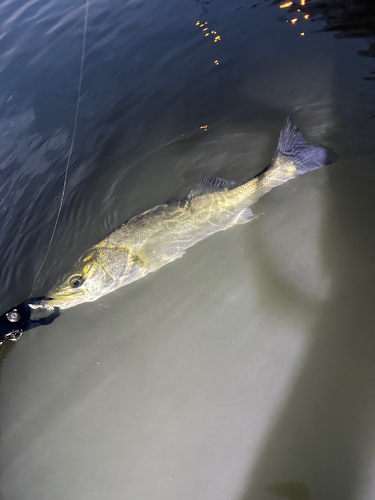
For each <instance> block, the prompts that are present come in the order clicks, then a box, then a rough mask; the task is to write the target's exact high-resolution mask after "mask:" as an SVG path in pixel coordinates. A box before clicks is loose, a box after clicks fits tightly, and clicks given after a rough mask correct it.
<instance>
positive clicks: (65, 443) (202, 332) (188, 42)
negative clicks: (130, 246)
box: [0, 0, 375, 500]
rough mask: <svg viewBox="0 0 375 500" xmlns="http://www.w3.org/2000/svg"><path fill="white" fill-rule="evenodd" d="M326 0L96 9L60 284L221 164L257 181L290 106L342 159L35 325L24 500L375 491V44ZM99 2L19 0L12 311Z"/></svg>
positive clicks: (9, 197)
mask: <svg viewBox="0 0 375 500" xmlns="http://www.w3.org/2000/svg"><path fill="white" fill-rule="evenodd" d="M306 3H307V5H306V6H303V4H302V2H301V6H303V8H304V9H305V10H303V9H301V12H299V13H298V14H296V13H295V12H294V11H292V12H289V11H288V9H289V8H290V7H291V6H290V5H289V6H287V7H285V9H282V10H280V9H279V8H278V7H277V6H272V5H270V4H269V3H267V2H265V3H260V4H259V5H257V7H256V8H251V6H250V5H244V4H241V3H240V2H235V4H232V3H231V4H228V3H225V2H223V1H215V2H211V3H205V4H204V5H202V3H200V2H190V3H185V4H173V3H172V2H159V1H155V2H152V3H146V2H142V1H136V2H134V1H131V2H128V3H126V2H120V1H108V2H92V3H91V5H90V14H89V29H88V38H87V58H86V63H85V69H84V83H83V98H82V103H81V111H80V117H79V126H78V135H77V142H76V148H75V152H74V159H73V164H72V168H71V171H70V174H69V182H68V190H67V197H66V202H65V205H64V210H63V213H62V218H61V224H60V226H59V230H58V233H57V236H56V240H55V243H54V246H53V248H52V251H51V255H50V257H49V259H48V261H47V265H46V267H45V272H44V274H43V276H41V280H40V282H39V284H38V290H37V293H38V294H41V293H45V291H46V290H47V289H48V288H49V287H50V286H51V285H52V284H53V283H54V282H55V281H56V280H57V279H58V277H59V276H61V275H62V274H64V273H65V271H66V270H67V269H68V268H69V267H70V266H71V264H72V262H73V261H74V260H75V259H76V258H77V257H78V256H79V255H80V254H81V253H82V251H83V250H85V249H86V248H87V247H88V246H89V245H90V244H91V243H93V242H95V241H96V240H97V239H99V238H102V237H103V236H105V235H106V234H107V233H108V232H109V231H110V230H112V229H113V228H114V227H116V226H117V225H118V224H120V223H121V222H123V221H124V220H126V219H127V218H129V217H131V216H133V215H136V214H137V213H139V212H141V211H142V210H145V209H147V208H150V207H152V206H154V205H156V204H158V203H161V202H163V201H165V200H166V199H170V198H173V197H180V196H183V195H185V194H186V193H187V192H188V191H189V190H190V189H191V188H192V187H193V186H194V184H195V182H196V180H197V179H198V177H199V176H200V175H201V174H203V173H212V174H217V175H220V176H221V177H224V178H225V177H226V178H229V179H232V178H233V179H242V178H246V177H248V176H251V175H254V174H256V173H257V172H258V171H260V170H261V169H262V168H264V167H265V166H266V165H267V163H268V162H269V161H270V159H271V158H272V155H273V152H274V148H275V146H276V142H277V137H278V133H279V130H280V128H281V125H282V123H283V120H284V118H285V116H287V115H292V117H293V118H294V119H295V120H296V121H297V122H298V124H299V126H300V127H301V128H302V129H303V131H304V132H305V135H306V137H307V138H308V139H309V140H311V141H313V142H317V143H323V144H326V145H329V146H330V147H332V148H333V149H335V150H337V152H338V153H339V154H340V157H341V160H340V164H338V165H337V166H332V167H329V168H327V169H324V170H323V171H319V172H315V173H313V174H311V175H309V176H304V177H302V178H299V179H297V180H295V181H292V182H290V183H288V184H286V185H284V186H282V187H280V188H278V189H277V190H275V191H273V192H272V193H270V194H269V195H267V197H265V198H264V199H262V200H261V201H260V202H259V203H258V206H256V207H254V211H255V212H257V213H264V215H263V216H262V217H261V218H260V219H259V220H258V221H254V222H253V223H251V224H250V225H247V226H242V227H239V228H235V229H233V230H231V231H228V232H225V233H223V234H219V235H216V236H214V237H212V238H210V239H208V240H206V241H204V242H202V243H201V244H200V245H198V246H197V247H195V248H192V249H191V250H189V252H188V253H187V255H186V256H185V257H184V258H183V259H181V260H179V261H178V262H175V263H173V264H171V265H170V266H167V267H166V268H165V269H163V270H162V271H160V272H159V273H157V274H155V275H150V276H148V277H147V278H145V279H144V280H142V281H140V282H139V283H135V284H133V285H131V286H129V287H127V288H125V289H123V290H118V291H117V292H115V293H113V294H111V295H108V296H106V297H103V298H102V299H101V300H100V301H99V302H97V303H92V304H85V305H83V306H80V307H76V308H74V309H72V310H70V311H65V312H64V313H63V314H62V315H61V317H60V318H58V319H57V320H56V321H55V322H54V323H53V324H52V325H50V326H48V327H46V328H40V329H38V330H35V331H31V332H29V334H27V335H26V334H25V336H24V338H23V339H22V340H21V341H20V342H19V343H18V345H17V346H16V348H15V349H14V350H13V351H12V352H11V353H10V354H9V355H8V358H7V360H6V361H5V363H4V365H3V368H2V379H1V386H0V397H1V408H2V409H1V412H0V425H1V429H2V438H1V439H2V440H1V444H0V446H1V449H2V450H1V461H2V463H1V470H2V495H3V498H4V500H8V499H9V500H12V499H14V498H27V499H28V500H29V499H30V500H33V499H38V500H44V499H48V500H50V499H53V498H56V499H60V498H80V499H85V498H92V497H93V496H95V498H103V499H104V498H105V499H108V498H116V499H117V498H131V499H137V500H138V499H139V500H141V499H143V498H157V499H158V498H163V500H168V499H171V500H172V499H173V500H174V499H176V498H179V499H184V498H186V499H191V498H196V499H205V500H206V499H210V498H212V499H215V500H220V499H223V500H224V499H226V500H227V499H228V498H236V499H242V498H243V500H250V499H253V498H257V499H259V500H270V499H271V498H274V497H275V494H276V495H277V494H278V492H279V493H280V492H283V491H292V493H291V494H290V495H293V494H295V495H298V494H300V495H305V496H306V489H307V490H308V492H309V493H308V494H309V495H310V496H311V498H319V499H320V500H322V499H323V500H325V499H327V500H328V499H329V500H331V499H332V498H335V497H339V498H341V499H346V498H347V499H348V500H349V498H350V500H352V499H353V498H370V497H371V487H372V486H373V480H372V478H371V477H370V476H369V473H368V470H370V467H369V465H370V464H371V463H372V460H373V457H372V454H371V453H372V452H370V451H369V450H370V449H371V446H372V445H371V442H372V436H373V432H372V428H373V426H372V424H371V418H370V417H371V416H373V411H372V403H371V400H372V398H371V397H368V395H369V394H371V393H372V392H373V389H374V388H373V387H372V380H373V379H374V377H373V375H374V374H373V366H372V362H371V359H372V358H371V355H370V354H371V353H372V352H373V345H372V340H371V339H372V336H371V335H370V326H371V323H372V321H371V319H372V313H371V304H372V298H373V297H372V294H373V292H372V288H371V287H370V283H371V279H372V267H373V265H372V259H371V255H370V254H371V252H370V249H371V248H372V247H373V245H372V239H371V238H372V229H371V228H372V227H373V225H372V222H373V216H374V214H375V210H374V207H373V203H372V199H373V184H372V182H373V179H374V172H373V165H374V146H373V134H374V121H373V120H372V119H371V116H372V115H373V114H374V111H373V109H374V97H373V92H372V87H369V85H370V86H371V85H372V83H371V82H369V81H365V80H363V77H365V76H366V75H368V71H371V65H370V62H371V61H370V60H369V59H365V58H360V57H358V55H357V52H358V51H360V50H363V47H364V46H365V45H366V43H365V42H364V41H361V40H338V39H336V38H334V37H333V35H332V34H330V33H315V31H317V30H318V29H322V28H323V27H324V21H321V22H320V21H317V20H316V19H317V16H316V15H315V11H313V10H311V12H312V14H311V17H310V18H309V19H308V20H306V19H303V16H305V15H306V14H305V12H310V11H309V9H310V5H309V2H306ZM280 6H281V5H279V7H280ZM83 9H84V5H83V4H82V5H78V4H77V3H75V2H73V3H72V2H71V1H68V0H67V1H64V2H58V3H57V2H46V1H42V0H39V1H37V2H27V3H22V2H19V1H16V0H12V1H9V2H3V3H2V5H1V6H0V12H1V16H0V17H1V19H2V24H1V28H2V30H3V32H2V34H1V35H2V36H1V38H0V71H1V77H2V78H1V83H0V90H1V93H0V106H1V107H0V143H1V148H0V176H1V177H0V178H1V183H0V214H1V218H2V228H3V231H2V232H1V236H0V245H1V248H2V249H3V251H2V253H1V270H0V279H1V283H2V286H3V290H4V291H5V292H4V293H3V294H2V301H1V307H2V309H6V308H8V307H10V306H12V305H14V304H17V303H19V302H21V301H22V300H24V299H25V298H27V296H28V294H29V292H30V289H31V284H32V281H33V278H34V276H35V272H36V270H37V268H38V266H39V263H40V260H41V258H42V256H43V254H44V251H45V248H46V245H47V242H48V238H49V235H50V231H51V224H52V221H53V220H54V216H55V214H56V208H57V200H58V195H59V193H60V190H61V181H62V175H63V168H64V165H65V163H66V156H67V150H68V145H69V140H70V134H71V131H72V123H73V116H74V106H75V99H76V90H77V77H78V71H79V55H80V43H81V40H82V27H83V18H82V16H83ZM297 12H298V9H297ZM280 14H281V15H282V16H284V15H285V16H286V18H287V19H294V18H297V22H296V23H295V25H294V26H293V25H291V23H288V24H287V23H285V18H284V19H278V16H279V15H280ZM313 14H314V15H313ZM197 20H199V24H197ZM281 21H282V22H281ZM313 21H314V23H313ZM301 25H303V26H304V28H303V31H304V32H305V35H306V36H304V37H300V36H299V34H300V33H301V32H302V29H301V30H300V29H299V28H300V26H301ZM202 26H203V28H202ZM206 27H209V28H208V29H207V32H208V31H209V32H210V33H209V36H208V37H206V36H205V34H204V33H207V32H203V30H204V29H206ZM217 36H219V37H220V39H219V40H217V42H216V43H215V37H217ZM218 42H220V43H218ZM215 61H219V65H216V64H215ZM367 61H370V62H367ZM363 65H365V66H363ZM202 127H203V128H202ZM363 179H365V180H363ZM354 334H355V335H354ZM341 380H343V381H344V382H343V383H341ZM353 381H354V382H353ZM357 409H358V411H357ZM363 409H365V410H366V412H365V414H366V415H367V416H366V415H365V416H364V417H363V416H362V417H361V415H363V413H364V411H363ZM353 449H355V453H353ZM347 450H349V451H350V452H348V451H347ZM338 470H339V471H340V472H339V475H340V478H338V477H337V476H336V473H337V471H338ZM327 471H328V472H327ZM330 474H331V476H330ZM330 477H331V478H332V479H330ZM293 481H294V482H295V483H296V484H297V483H298V485H299V486H298V485H297V486H296V485H295V484H294V483H293ZM293 484H294V486H293ZM283 485H284V486H283ZM285 485H286V486H285ZM301 485H302V486H301ZM303 485H304V486H303ZM288 488H289V490H288ZM293 488H294V489H293ZM361 488H362V491H365V492H366V494H367V496H366V495H363V494H362V496H361V493H360V492H361ZM293 491H294V493H293ZM295 492H297V493H295ZM301 492H302V493H301ZM338 492H339V495H338ZM241 495H242V496H241ZM335 495H336V496H335ZM291 498H292V496H291ZM295 500H303V497H301V498H298V496H295Z"/></svg>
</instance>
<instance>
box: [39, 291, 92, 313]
mask: <svg viewBox="0 0 375 500" xmlns="http://www.w3.org/2000/svg"><path fill="white" fill-rule="evenodd" d="M84 301H85V294H82V293H73V294H67V293H63V292H57V293H54V294H49V295H48V296H47V297H45V299H44V300H43V301H42V305H44V306H46V307H59V308H60V309H67V308H68V307H73V306H75V305H77V304H81V303H82V302H84Z"/></svg>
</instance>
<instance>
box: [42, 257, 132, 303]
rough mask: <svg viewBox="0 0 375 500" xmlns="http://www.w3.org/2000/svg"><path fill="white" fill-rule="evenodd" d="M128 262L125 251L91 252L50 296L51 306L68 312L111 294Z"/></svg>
mask: <svg viewBox="0 0 375 500" xmlns="http://www.w3.org/2000/svg"><path fill="white" fill-rule="evenodd" d="M128 261H129V259H128V252H127V250H126V249H111V248H94V249H90V250H88V251H87V252H85V254H84V255H82V257H81V258H80V259H79V260H78V261H77V262H76V264H75V265H74V266H73V268H72V269H71V270H70V271H69V273H68V274H66V275H65V277H64V278H63V279H62V280H61V281H60V282H58V283H57V284H56V285H55V286H54V287H53V288H52V289H51V290H50V291H49V292H48V293H47V296H48V298H49V299H50V301H49V305H53V306H54V307H59V308H61V309H67V308H68V307H73V306H76V305H78V304H81V303H83V302H91V301H93V300H96V299H98V298H99V297H101V296H102V295H105V294H107V293H109V292H110V291H112V290H114V289H115V288H117V287H118V286H119V280H120V278H121V277H122V276H123V274H124V273H125V272H126V269H127V267H128Z"/></svg>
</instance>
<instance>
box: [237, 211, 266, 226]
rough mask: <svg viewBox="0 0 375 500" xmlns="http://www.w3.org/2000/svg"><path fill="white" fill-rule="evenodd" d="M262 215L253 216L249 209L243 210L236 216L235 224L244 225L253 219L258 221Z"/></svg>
mask: <svg viewBox="0 0 375 500" xmlns="http://www.w3.org/2000/svg"><path fill="white" fill-rule="evenodd" d="M260 215H262V214H258V215H254V214H253V212H252V211H251V208H250V207H246V208H244V209H243V210H242V211H241V212H240V213H239V215H238V219H237V220H236V224H246V223H247V222H250V221H251V220H253V219H258V218H259V216H260Z"/></svg>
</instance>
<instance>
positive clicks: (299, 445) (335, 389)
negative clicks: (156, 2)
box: [242, 170, 375, 500]
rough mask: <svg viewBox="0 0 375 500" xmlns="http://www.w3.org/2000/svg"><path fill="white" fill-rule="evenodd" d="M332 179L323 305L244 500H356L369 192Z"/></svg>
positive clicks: (361, 469)
mask: <svg viewBox="0 0 375 500" xmlns="http://www.w3.org/2000/svg"><path fill="white" fill-rule="evenodd" d="M329 180H330V184H331V187H332V195H331V197H330V199H329V200H327V204H328V206H327V210H326V216H325V218H324V221H323V229H322V246H323V255H324V256H326V267H327V268H329V270H330V272H331V276H332V282H331V289H330V298H329V299H327V301H326V302H325V304H324V305H323V306H322V309H321V311H320V315H319V314H318V317H319V316H320V317H319V319H318V321H317V323H316V325H315V328H314V329H313V331H312V333H311V344H310V349H309V352H308V354H307V356H306V359H305V360H304V363H303V368H302V370H301V372H300V374H299V376H298V378H297V381H296V383H295V384H294V387H293V388H292V390H291V391H290V394H289V397H288V398H287V402H286V404H285V406H284V408H283V409H282V411H281V413H280V414H279V415H278V417H277V421H276V423H275V424H274V427H273V429H272V430H271V432H270V433H269V435H268V438H267V440H266V443H265V445H264V448H263V451H262V453H261V455H260V458H259V459H258V462H257V465H256V466H255V468H254V469H253V470H252V473H251V482H250V485H249V487H248V489H247V491H246V493H245V494H244V495H243V497H242V500H253V499H262V498H264V499H266V498H267V499H268V498H274V497H275V495H277V496H279V497H284V498H289V499H291V500H308V499H309V498H312V499H314V498H319V500H324V499H327V500H328V499H330V500H331V499H336V498H337V499H338V498H340V499H342V500H345V499H348V500H349V499H354V498H358V495H359V491H360V489H361V486H360V484H361V480H362V479H363V477H364V475H366V465H367V464H369V463H370V458H371V453H372V452H373V448H374V445H375V435H374V430H375V428H374V418H375V401H374V398H373V394H374V392H375V336H374V327H373V325H374V322H375V310H374V306H373V304H374V300H375V294H374V286H373V272H374V265H375V264H374V259H373V251H372V248H373V246H374V244H375V236H374V232H373V228H374V225H375V200H374V198H373V189H374V186H372V185H370V186H369V185H368V184H366V183H365V182H364V181H362V180H359V179H356V178H353V177H349V176H345V175H342V174H341V173H340V172H339V171H337V170H332V171H330V173H329ZM353 198H354V199H353ZM348 200H350V206H349V203H348ZM271 493H272V494H271Z"/></svg>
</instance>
